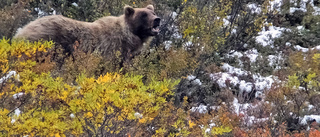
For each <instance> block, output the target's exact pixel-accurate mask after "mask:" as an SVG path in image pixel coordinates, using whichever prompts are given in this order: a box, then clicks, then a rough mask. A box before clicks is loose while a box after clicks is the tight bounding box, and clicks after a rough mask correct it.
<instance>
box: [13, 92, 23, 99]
mask: <svg viewBox="0 0 320 137" xmlns="http://www.w3.org/2000/svg"><path fill="white" fill-rule="evenodd" d="M23 94H24V93H23V92H20V93H16V94H13V98H14V99H17V98H19V97H21V96H22V95H23Z"/></svg>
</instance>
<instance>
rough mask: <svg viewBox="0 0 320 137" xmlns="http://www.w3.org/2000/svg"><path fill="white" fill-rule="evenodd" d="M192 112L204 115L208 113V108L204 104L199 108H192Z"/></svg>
mask: <svg viewBox="0 0 320 137" xmlns="http://www.w3.org/2000/svg"><path fill="white" fill-rule="evenodd" d="M191 111H192V112H199V113H203V114H204V113H207V112H208V110H207V106H205V105H203V104H200V105H199V106H198V107H192V108H191Z"/></svg>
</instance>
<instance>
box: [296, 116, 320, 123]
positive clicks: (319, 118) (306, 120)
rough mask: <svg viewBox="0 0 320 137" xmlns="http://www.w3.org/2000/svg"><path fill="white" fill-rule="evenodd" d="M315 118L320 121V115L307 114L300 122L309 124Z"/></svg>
mask: <svg viewBox="0 0 320 137" xmlns="http://www.w3.org/2000/svg"><path fill="white" fill-rule="evenodd" d="M313 120H315V121H316V122H317V123H320V115H305V116H304V117H303V119H302V120H301V122H300V123H301V124H303V125H306V124H308V121H313Z"/></svg>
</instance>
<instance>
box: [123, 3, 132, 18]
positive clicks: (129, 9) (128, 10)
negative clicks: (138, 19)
mask: <svg viewBox="0 0 320 137" xmlns="http://www.w3.org/2000/svg"><path fill="white" fill-rule="evenodd" d="M124 14H125V15H126V16H128V17H129V16H131V15H133V14H134V9H133V8H132V7H130V6H124Z"/></svg>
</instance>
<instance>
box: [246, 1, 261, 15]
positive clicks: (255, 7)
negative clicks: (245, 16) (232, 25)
mask: <svg viewBox="0 0 320 137" xmlns="http://www.w3.org/2000/svg"><path fill="white" fill-rule="evenodd" d="M247 6H248V8H249V9H250V12H251V13H257V14H260V13H261V7H259V6H258V5H257V4H256V3H251V4H248V5H247Z"/></svg>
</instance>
